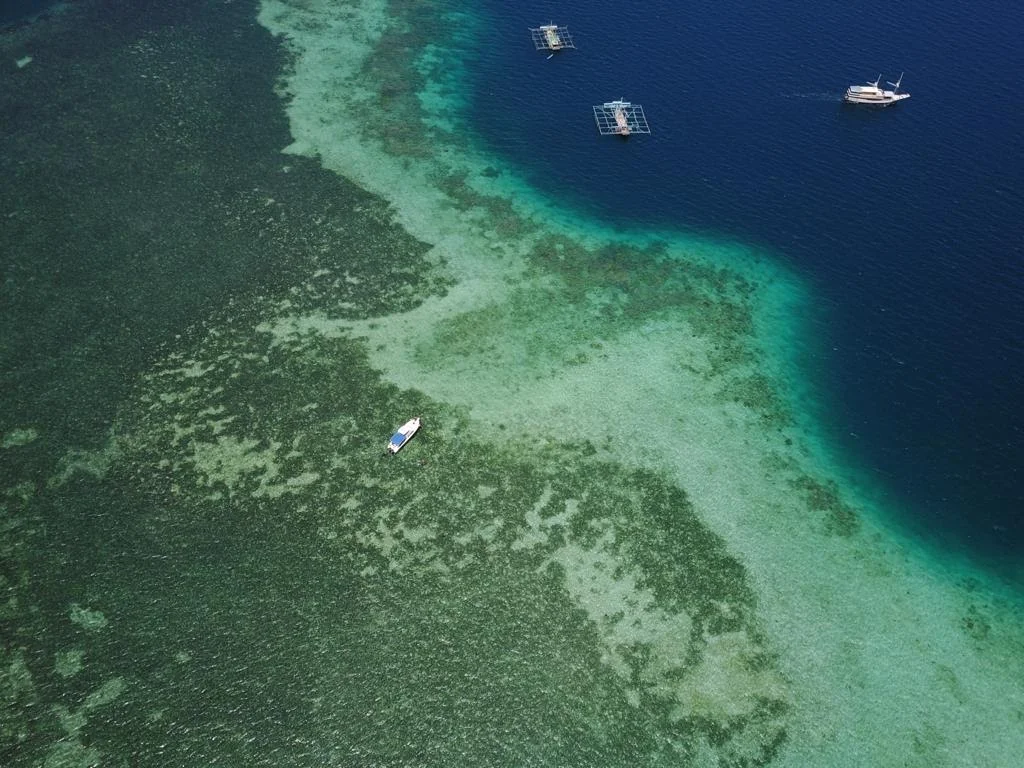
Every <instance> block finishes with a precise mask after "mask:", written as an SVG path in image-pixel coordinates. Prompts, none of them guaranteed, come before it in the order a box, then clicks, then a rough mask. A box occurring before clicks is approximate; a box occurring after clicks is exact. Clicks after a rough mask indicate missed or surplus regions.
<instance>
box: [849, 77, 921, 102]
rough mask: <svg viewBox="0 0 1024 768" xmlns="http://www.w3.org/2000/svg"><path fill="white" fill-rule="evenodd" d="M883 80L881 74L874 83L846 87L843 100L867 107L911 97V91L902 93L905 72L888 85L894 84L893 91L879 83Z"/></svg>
mask: <svg viewBox="0 0 1024 768" xmlns="http://www.w3.org/2000/svg"><path fill="white" fill-rule="evenodd" d="M880 82H882V76H881V75H879V76H878V79H877V80H875V82H873V83H868V84H867V85H851V86H850V87H849V88H847V89H846V94H845V95H844V96H843V101H845V102H846V103H847V104H860V105H862V106H865V107H888V106H889V105H890V104H895V103H896V102H897V101H903V99H909V98H910V94H909V93H900V92H899V90H900V83H902V82H903V73H902V72H901V73H900V78H899V80H897V81H896V82H895V83H891V82H888V81H886V82H887V83H888V85H891V86H892V90H891V91H886V90H884V89H883V88H880V87H879V86H878V84H879V83H880Z"/></svg>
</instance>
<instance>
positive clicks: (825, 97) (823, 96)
mask: <svg viewBox="0 0 1024 768" xmlns="http://www.w3.org/2000/svg"><path fill="white" fill-rule="evenodd" d="M781 96H782V98H784V99H808V100H810V101H836V102H839V101H842V100H843V96H842V94H840V93H783V94H781Z"/></svg>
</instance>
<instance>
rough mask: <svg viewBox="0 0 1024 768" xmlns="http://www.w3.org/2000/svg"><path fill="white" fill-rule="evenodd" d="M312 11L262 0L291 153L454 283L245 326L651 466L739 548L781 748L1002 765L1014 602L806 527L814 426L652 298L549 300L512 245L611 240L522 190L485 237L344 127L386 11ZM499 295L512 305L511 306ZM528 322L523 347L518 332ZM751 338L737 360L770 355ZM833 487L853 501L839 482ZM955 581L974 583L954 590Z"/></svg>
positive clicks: (862, 534) (479, 418)
mask: <svg viewBox="0 0 1024 768" xmlns="http://www.w3.org/2000/svg"><path fill="white" fill-rule="evenodd" d="M310 5H311V7H312V8H313V9H315V10H314V12H312V13H311V14H310V16H308V17H307V18H316V20H317V22H318V24H320V26H319V27H317V28H313V27H312V26H311V25H307V24H302V20H303V17H302V16H301V15H300V14H297V13H295V12H293V11H290V10H289V9H288V8H287V7H285V6H283V5H281V4H279V3H276V2H266V3H264V13H263V16H262V18H261V21H262V22H263V23H264V24H265V25H266V26H268V27H269V28H270V29H272V30H273V31H275V32H280V33H285V34H287V35H288V36H289V44H290V46H291V48H292V50H293V51H294V52H296V53H297V54H298V59H297V62H296V67H295V71H294V72H293V73H292V74H291V75H290V76H289V77H288V79H287V89H288V91H289V93H290V94H291V96H292V101H291V102H290V105H289V115H290V118H291V124H292V132H293V135H294V136H295V145H294V146H293V147H292V148H291V151H293V152H298V153H304V154H316V155H318V156H319V157H320V158H321V159H322V162H323V163H324V165H325V166H326V167H328V168H331V169H334V170H336V171H338V172H339V173H342V174H344V175H345V176H347V177H349V178H351V179H353V180H355V181H357V182H358V183H360V184H362V185H364V186H366V187H367V188H368V189H370V190H372V191H374V192H375V193H378V194H381V195H383V196H384V197H386V198H387V199H389V200H390V201H391V202H392V203H393V205H394V206H395V211H396V214H395V215H396V220H397V221H399V222H400V223H401V224H402V226H404V227H405V228H406V229H408V231H409V232H411V233H412V234H413V235H415V236H416V237H418V238H420V239H422V240H424V241H426V242H428V243H432V244H434V246H435V248H434V252H433V258H435V259H436V260H437V262H438V263H442V262H443V263H445V264H446V265H447V268H448V270H449V271H450V273H451V274H452V275H454V276H455V277H456V278H457V280H458V281H459V283H458V285H457V286H456V287H455V288H454V289H453V290H452V291H451V292H450V293H449V294H448V295H447V296H446V297H444V298H442V299H430V300H428V301H427V302H426V303H424V304H423V305H421V306H420V307H419V308H418V309H416V310H414V311H413V312H410V313H408V314H404V315H395V316H391V317H386V318H380V319H375V320H374V321H373V322H370V323H359V324H356V323H350V322H344V321H341V320H339V319H336V317H334V316H332V314H333V313H332V312H331V310H330V308H329V307H326V308H325V309H324V311H323V312H322V313H318V314H316V315H304V316H298V317H289V316H288V315H287V313H282V316H281V317H278V318H271V319H269V320H268V322H267V323H265V324H264V325H263V326H261V330H263V331H269V332H272V333H274V334H275V336H276V337H277V338H278V339H281V340H285V339H290V338H294V335H295V331H296V330H297V329H299V328H301V329H305V330H308V331H313V332H315V333H320V334H323V335H325V336H332V335H336V334H353V335H355V336H357V337H365V338H366V348H367V350H369V352H370V354H371V360H372V363H373V365H374V366H376V367H378V368H380V369H381V370H382V371H383V372H384V375H385V376H386V377H387V378H388V379H390V380H391V381H393V382H395V383H396V384H398V385H399V386H401V387H410V388H416V389H418V390H420V391H422V392H424V393H425V394H427V395H428V396H430V397H431V398H434V399H436V400H438V401H441V402H444V403H448V404H451V405H455V406H461V407H463V408H465V409H468V412H469V414H470V415H471V416H472V419H473V422H474V425H475V430H476V437H477V438H478V439H485V440H486V439H496V437H495V436H496V435H497V434H499V432H498V431H497V430H496V429H495V428H496V427H497V426H499V425H503V426H504V430H502V431H501V432H500V434H504V435H506V436H509V437H512V438H515V439H518V440H522V441H523V442H524V443H525V444H529V443H530V441H541V442H543V441H545V440H550V439H562V440H572V439H573V438H574V436H579V435H586V436H587V438H588V439H589V440H590V441H591V442H592V443H593V444H594V445H595V446H597V447H598V449H599V450H600V451H601V452H602V453H603V454H604V455H606V456H608V457H609V458H612V459H614V460H615V461H617V462H620V463H623V464H625V465H628V466H643V467H651V468H657V469H660V470H663V471H665V472H668V473H669V474H670V476H671V477H673V478H675V480H676V481H677V482H678V483H679V485H680V486H681V487H682V488H684V489H685V490H686V492H687V493H688V494H689V496H690V498H691V499H692V500H693V502H694V504H695V506H696V509H697V511H698V513H699V515H700V516H701V517H702V518H703V519H704V520H705V521H706V522H707V524H708V525H710V526H711V528H712V529H713V530H714V531H715V532H717V533H718V534H719V535H721V536H723V537H724V539H725V540H726V542H727V544H728V547H729V548H730V549H731V550H732V551H733V552H734V553H735V554H737V555H738V556H739V558H740V559H741V561H742V562H743V564H744V565H745V567H746V568H747V570H748V574H749V578H750V579H751V580H752V582H753V585H754V588H755V590H756V593H757V595H758V599H759V609H760V612H761V614H762V616H763V621H764V622H765V624H766V625H767V627H768V629H769V636H770V641H771V643H772V647H773V650H775V651H776V652H778V653H779V654H780V655H781V661H780V663H781V665H782V668H783V670H784V672H785V676H786V678H787V683H788V684H789V686H790V687H791V691H792V692H791V700H792V702H793V710H792V713H791V720H792V723H791V725H790V727H789V741H788V744H787V746H786V748H785V750H784V751H783V752H782V754H781V755H780V756H779V763H780V764H792V765H825V764H829V765H840V764H845V765H888V764H892V763H893V756H894V755H900V756H901V760H900V761H899V762H902V760H903V759H906V760H908V761H910V760H912V758H913V757H914V755H915V754H917V755H918V756H919V758H920V759H921V760H922V761H927V762H929V763H930V764H933V765H934V764H946V765H968V764H985V765H1005V764H1009V763H1008V762H1007V756H1009V755H1014V754H1021V753H1024V729H1022V728H1021V727H1020V723H1021V717H1022V715H1021V713H1022V711H1024V701H1022V695H1021V690H1020V680H1021V674H1020V673H1021V670H1020V665H1021V658H1020V652H1021V648H1022V644H1021V643H1022V637H1024V635H1022V632H1021V625H1020V619H1019V613H1018V608H1017V607H1016V602H1015V601H1014V600H1013V599H1012V596H1009V595H1002V596H1000V595H999V594H998V588H997V587H996V586H994V585H988V584H985V585H983V586H978V581H977V579H973V577H977V574H973V573H972V572H971V571H970V570H969V568H967V567H966V566H964V567H960V566H949V567H948V568H946V567H944V566H943V565H942V564H940V563H938V562H936V561H935V560H934V559H932V558H929V557H928V556H926V555H925V554H924V553H921V552H918V551H915V549H914V548H913V546H912V545H910V544H908V543H907V542H905V541H902V540H900V539H899V538H898V537H897V536H896V534H894V533H892V532H889V531H887V530H886V529H885V528H884V527H883V526H882V525H880V524H879V523H877V522H876V521H877V520H879V519H881V518H883V515H881V514H871V513H868V514H863V515H861V523H860V528H859V529H858V531H857V532H856V535H853V536H846V537H843V536H829V535H826V533H827V532H826V530H825V529H826V528H827V521H825V520H823V518H822V515H817V516H815V515H813V514H811V513H809V509H808V504H807V503H806V499H805V496H804V494H802V493H801V492H800V490H799V488H800V486H799V483H800V480H801V478H803V477H805V476H807V475H811V476H813V477H816V478H829V477H835V476H837V471H836V469H835V468H834V467H830V466H827V465H826V463H825V460H824V459H823V458H822V456H823V455H825V454H824V450H823V449H822V448H820V446H818V445H817V443H816V440H815V438H814V437H813V435H809V434H806V433H805V434H794V433H793V432H792V431H790V432H789V434H790V437H791V439H792V438H794V437H795V443H794V445H788V444H786V443H785V442H784V438H785V434H784V433H783V432H781V431H779V430H778V429H777V428H766V427H765V426H764V425H763V423H762V422H761V420H759V419H758V418H757V416H756V414H754V413H752V412H750V411H749V410H748V409H745V408H743V407H741V406H739V405H737V404H734V403H728V402H723V400H722V398H721V397H720V391H721V389H722V387H723V385H724V380H725V379H727V378H728V377H729V376H734V375H735V373H736V372H735V370H732V371H727V372H724V373H723V372H722V371H717V370H712V368H711V366H710V364H709V362H708V361H709V359H710V357H711V350H709V349H707V348H706V344H707V341H706V339H703V338H701V337H699V336H695V335H694V334H693V333H692V332H691V331H692V328H691V326H690V325H689V321H688V318H687V317H684V316H677V315H675V314H674V313H673V311H672V309H671V308H668V309H666V310H664V311H659V312H656V313H649V315H648V316H647V317H646V318H642V319H640V320H636V319H633V320H628V321H626V320H624V321H623V324H622V326H621V327H620V328H619V329H617V330H616V331H614V332H609V331H608V327H607V325H601V324H600V323H597V322H595V325H594V326H593V327H590V326H588V324H587V322H585V321H584V322H581V321H580V317H581V314H582V316H584V317H585V313H586V312H587V310H588V308H591V309H595V310H599V309H600V308H601V307H603V306H606V305H607V304H608V302H611V301H614V298H609V297H608V296H597V297H591V298H592V299H593V304H592V306H589V307H588V305H586V304H575V305H566V306H557V305H552V304H551V303H550V302H551V299H552V297H553V296H554V297H555V298H557V296H558V295H560V294H559V292H558V290H557V288H556V289H555V290H554V291H553V292H552V291H549V288H550V286H551V285H552V284H555V285H556V286H557V284H558V283H559V278H558V277H557V276H555V275H544V274H537V273H536V272H530V271H528V269H527V267H526V265H525V264H524V262H523V261H522V260H521V259H522V257H523V256H524V255H525V254H526V253H527V252H528V251H529V249H530V248H531V247H532V246H533V245H535V244H536V243H537V242H538V241H539V240H542V239H543V238H544V237H546V236H552V235H553V233H557V234H561V235H566V236H568V237H573V238H576V239H577V241H579V242H585V243H588V244H593V243H594V242H599V241H600V240H601V239H602V237H603V238H605V239H607V240H612V239H613V238H612V237H611V235H610V234H607V235H602V233H601V232H600V229H599V228H597V227H595V226H594V225H593V224H592V223H589V222H574V221H572V219H571V218H570V217H569V216H568V215H567V214H564V213H560V212H557V211H553V210H551V209H550V208H545V207H544V206H543V205H542V204H539V203H537V204H536V205H534V207H533V208H530V205H532V203H531V202H530V201H529V198H528V193H523V192H522V191H521V190H520V191H519V193H518V195H517V197H518V200H519V205H520V206H521V208H520V210H519V211H518V213H519V214H520V215H521V216H522V217H523V218H524V219H525V220H532V223H533V224H534V225H538V222H540V221H544V225H543V226H544V227H545V228H546V230H547V232H543V233H541V234H537V233H536V232H522V233H516V235H515V236H512V237H504V236H502V235H500V234H497V230H498V227H497V226H496V225H494V224H493V223H492V222H491V221H490V220H489V219H488V213H487V211H486V210H485V209H482V208H476V207H473V208H470V209H468V210H463V211H459V210H456V209H453V207H452V206H451V204H450V202H449V200H448V199H447V198H446V196H445V195H444V194H443V193H442V192H441V191H440V190H439V189H438V187H437V186H436V184H435V180H436V179H437V178H438V174H439V173H441V174H443V173H444V172H445V171H444V169H445V168H447V170H448V171H451V170H452V168H453V167H455V166H456V161H454V160H447V159H446V160H444V161H440V160H437V159H427V160H423V161H415V160H410V159H409V158H408V157H407V158H405V159H402V160H396V159H394V158H392V157H390V156H388V155H387V154H385V153H382V152H380V151H379V149H378V148H377V147H376V145H375V144H374V143H372V142H367V141H365V140H362V139H361V138H360V136H359V126H358V124H357V123H356V122H355V121H354V119H353V113H354V112H358V109H359V108H360V101H361V99H368V98H369V94H370V93H371V92H372V88H371V87H370V84H368V83H366V82H365V81H364V80H363V79H362V78H363V77H364V76H365V73H363V71H362V70H361V68H360V65H361V62H362V61H363V58H364V57H365V56H366V55H368V54H370V53H371V52H372V45H373V43H374V40H375V39H376V35H377V34H378V33H379V31H380V30H382V29H383V28H384V27H385V26H386V17H385V15H384V9H383V7H381V6H379V5H375V4H372V3H364V4H362V5H361V6H359V7H358V8H355V9H352V8H346V10H345V11H344V14H343V15H342V13H341V12H335V13H337V14H338V15H336V16H334V17H333V23H330V22H331V21H332V11H330V10H329V9H328V7H327V6H324V7H321V6H319V5H317V4H310ZM444 91H445V87H439V88H436V89H434V90H433V91H432V92H431V93H430V96H431V97H432V98H436V97H437V93H439V92H440V93H443V92H444ZM424 102H425V103H424V105H423V106H424V109H425V110H426V111H427V112H428V113H429V111H430V109H431V104H430V103H428V102H429V99H426V98H425V99H424ZM435 158H436V156H435ZM445 163H447V164H448V165H447V166H445ZM486 165H488V163H487V162H486V158H478V157H474V156H473V155H472V153H471V152H469V151H468V150H467V149H466V148H465V147H464V146H463V147H461V148H460V152H459V159H458V161H457V166H458V168H462V169H469V171H470V173H469V177H470V178H472V179H473V180H474V181H473V182H472V183H473V184H474V185H476V186H477V187H478V188H483V189H485V190H486V194H488V195H500V194H511V192H510V190H511V189H513V188H514V187H515V182H514V181H509V180H508V179H509V174H505V176H504V177H503V179H504V180H502V181H494V180H491V181H483V180H481V176H480V170H481V169H482V168H484V167H485V166H486ZM670 250H671V253H672V254H673V258H678V259H680V260H685V259H688V258H689V259H694V260H695V261H696V262H700V263H708V262H713V263H718V264H721V265H722V266H725V267H728V268H729V269H733V270H740V271H743V272H744V273H745V274H748V275H750V276H751V277H750V279H751V281H752V282H756V283H757V284H758V285H759V286H760V293H759V295H758V297H757V301H758V302H759V305H758V306H757V307H756V310H757V312H758V318H759V326H758V327H757V330H758V331H759V332H760V334H761V338H762V339H764V338H766V336H765V334H766V333H768V332H769V331H770V330H771V326H770V325H769V323H768V322H767V318H769V317H778V316H779V315H785V311H786V308H787V307H789V306H798V300H795V299H793V298H791V294H792V291H793V289H792V287H791V286H790V285H789V281H788V278H786V277H785V276H783V275H779V274H775V273H773V272H772V270H771V269H770V268H768V267H766V266H763V265H759V264H755V263H753V262H746V254H745V253H741V252H730V251H728V250H727V249H724V248H721V249H717V250H712V249H710V248H709V246H708V244H707V243H704V242H699V241H693V240H688V239H685V238H679V239H677V240H676V241H675V242H674V243H673V244H672V245H671V248H670ZM597 289H598V286H595V290H597ZM773 303H777V304H779V305H782V307H783V308H782V309H781V310H779V309H778V308H777V307H776V306H773ZM509 306H514V307H515V308H522V307H532V309H531V310H530V311H529V312H527V313H526V314H525V315H524V314H523V313H521V312H512V311H509V310H508V309H507V308H508V307H509ZM503 307H504V308H506V309H502V308H503ZM493 308H496V309H493ZM481 312H483V313H484V314H487V313H488V312H490V313H491V314H496V315H497V316H498V317H497V319H493V320H492V321H490V322H483V321H481V323H479V324H476V325H474V326H473V328H472V333H473V334H474V336H475V338H473V339H472V340H471V341H470V342H469V343H466V340H465V339H464V338H460V339H455V338H453V336H452V335H451V334H450V333H448V330H449V329H448V325H449V324H450V323H451V322H452V320H453V318H458V317H459V316H462V315H466V314H473V313H481ZM596 316H597V313H596V311H595V317H596ZM538 338H539V339H542V340H544V343H543V344H542V345H541V350H540V352H538V350H537V349H536V348H532V347H531V346H530V344H529V341H530V340H531V339H538ZM558 339H561V340H562V348H561V349H558V343H557V341H553V340H558ZM595 344H596V345H599V347H595V346H594V345H595ZM768 346H769V344H768V343H767V342H765V343H764V347H768ZM761 354H762V357H760V358H759V359H757V360H756V361H753V362H750V361H748V362H747V363H746V364H745V365H747V366H749V367H750V369H751V370H757V369H758V368H765V367H768V368H770V369H771V370H773V371H774V372H775V373H776V374H778V373H779V372H780V371H781V370H783V368H784V364H783V363H781V362H778V360H776V361H775V362H772V359H770V358H766V357H763V352H762V353H761ZM581 355H582V356H581ZM566 361H571V362H568V363H567V362H566ZM774 380H775V381H778V380H779V378H778V376H777V375H776V377H775V379H774ZM841 493H842V496H843V497H844V499H845V500H846V503H847V504H849V505H851V506H852V507H854V508H857V509H858V510H861V511H863V510H864V509H865V507H866V504H865V503H864V502H862V501H858V500H857V499H856V497H855V493H854V491H853V490H851V489H850V488H843V489H842V491H841ZM968 577H972V579H973V580H972V581H971V584H972V589H974V590H975V592H974V593H971V592H970V591H968V589H966V588H965V586H964V580H965V579H967V578H968ZM979 578H980V577H979ZM567 580H569V581H570V582H571V574H569V575H567ZM975 604H977V605H985V606H986V615H985V619H986V622H987V629H986V631H985V632H984V633H983V636H981V637H979V636H977V635H976V634H972V633H971V632H965V631H964V630H963V627H964V621H965V616H968V615H969V614H970V612H971V611H972V610H974V609H973V608H972V607H971V606H973V605H975Z"/></svg>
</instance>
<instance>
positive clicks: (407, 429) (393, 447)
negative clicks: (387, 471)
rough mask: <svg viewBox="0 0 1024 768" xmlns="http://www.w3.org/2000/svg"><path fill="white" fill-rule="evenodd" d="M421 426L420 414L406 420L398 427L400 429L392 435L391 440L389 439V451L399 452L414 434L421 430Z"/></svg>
mask: <svg viewBox="0 0 1024 768" xmlns="http://www.w3.org/2000/svg"><path fill="white" fill-rule="evenodd" d="M419 428H420V417H419V416H416V417H415V418H412V419H409V420H408V421H407V422H405V424H403V425H402V426H400V427H399V428H398V431H397V432H395V434H393V435H392V436H391V439H390V440H388V451H389V452H390V453H393V454H394V453H398V452H399V451H400V450H402V448H404V447H405V444H406V443H408V442H409V441H410V440H411V439H412V436H413V435H415V434H416V432H418V431H419Z"/></svg>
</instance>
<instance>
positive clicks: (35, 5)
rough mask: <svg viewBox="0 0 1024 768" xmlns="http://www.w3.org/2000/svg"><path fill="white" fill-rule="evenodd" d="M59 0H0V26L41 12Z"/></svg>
mask: <svg viewBox="0 0 1024 768" xmlns="http://www.w3.org/2000/svg"><path fill="white" fill-rule="evenodd" d="M58 2H60V0H0V26H3V25H4V24H10V23H12V22H16V21H19V20H21V19H25V18H29V17H31V16H34V15H35V14H37V13H41V12H42V11H45V10H46V9H47V8H49V7H50V6H51V5H56V4H57V3H58Z"/></svg>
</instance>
